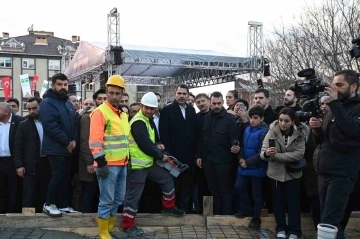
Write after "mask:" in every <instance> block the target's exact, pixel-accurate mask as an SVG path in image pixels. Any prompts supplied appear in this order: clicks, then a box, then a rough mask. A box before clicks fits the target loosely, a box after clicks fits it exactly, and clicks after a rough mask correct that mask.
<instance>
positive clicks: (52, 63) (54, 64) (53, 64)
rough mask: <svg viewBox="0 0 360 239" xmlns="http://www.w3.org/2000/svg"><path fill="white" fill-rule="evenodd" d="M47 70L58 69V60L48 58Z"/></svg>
mask: <svg viewBox="0 0 360 239" xmlns="http://www.w3.org/2000/svg"><path fill="white" fill-rule="evenodd" d="M49 70H60V60H49Z"/></svg>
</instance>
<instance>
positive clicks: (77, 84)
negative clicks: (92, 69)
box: [75, 82, 81, 92]
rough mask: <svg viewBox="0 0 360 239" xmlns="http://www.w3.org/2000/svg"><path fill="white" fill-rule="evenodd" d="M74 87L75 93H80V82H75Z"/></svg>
mask: <svg viewBox="0 0 360 239" xmlns="http://www.w3.org/2000/svg"><path fill="white" fill-rule="evenodd" d="M75 85H76V91H80V92H81V82H75Z"/></svg>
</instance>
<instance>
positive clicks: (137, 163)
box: [129, 110, 155, 169]
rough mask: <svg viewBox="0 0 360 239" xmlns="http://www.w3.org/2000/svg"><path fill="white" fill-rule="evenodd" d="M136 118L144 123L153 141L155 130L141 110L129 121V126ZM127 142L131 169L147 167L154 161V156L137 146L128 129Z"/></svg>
mask: <svg viewBox="0 0 360 239" xmlns="http://www.w3.org/2000/svg"><path fill="white" fill-rule="evenodd" d="M138 120H141V121H143V122H144V123H145V125H146V128H147V130H148V132H149V136H150V140H151V142H153V143H155V131H154V129H153V128H152V127H151V125H150V120H149V118H148V117H146V116H145V115H144V114H143V113H142V112H141V110H140V111H139V112H138V113H137V114H136V115H135V116H134V118H132V119H131V121H130V128H131V126H132V124H133V123H134V122H136V121H138ZM129 144H130V162H131V168H132V169H141V168H149V167H151V166H152V165H153V163H154V158H153V157H151V156H149V155H147V154H145V153H144V152H143V151H141V149H140V148H139V146H138V145H137V143H136V141H135V140H134V137H133V135H132V134H131V131H130V136H129Z"/></svg>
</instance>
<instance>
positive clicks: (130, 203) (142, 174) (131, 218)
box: [122, 164, 175, 230]
mask: <svg viewBox="0 0 360 239" xmlns="http://www.w3.org/2000/svg"><path fill="white" fill-rule="evenodd" d="M146 178H149V179H150V180H152V181H154V182H156V183H157V184H159V185H160V187H161V191H162V194H163V196H162V207H163V208H164V209H172V208H174V207H175V189H174V180H173V177H172V176H171V175H170V173H169V172H168V171H167V170H166V169H164V168H162V167H159V166H158V165H157V164H154V165H153V166H151V167H150V168H146V169H136V170H131V171H129V173H128V176H127V180H126V196H125V202H124V212H123V219H122V223H123V228H124V230H127V229H128V228H131V227H134V226H135V216H136V213H137V211H138V206H139V200H140V198H141V194H142V192H143V190H144V186H145V181H146Z"/></svg>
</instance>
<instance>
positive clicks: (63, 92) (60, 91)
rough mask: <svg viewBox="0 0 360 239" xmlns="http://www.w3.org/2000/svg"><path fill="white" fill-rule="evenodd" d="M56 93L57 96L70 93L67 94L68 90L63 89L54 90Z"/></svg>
mask: <svg viewBox="0 0 360 239" xmlns="http://www.w3.org/2000/svg"><path fill="white" fill-rule="evenodd" d="M54 93H55V94H57V95H67V93H68V92H67V90H64V89H61V90H59V91H57V90H55V89H54Z"/></svg>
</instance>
